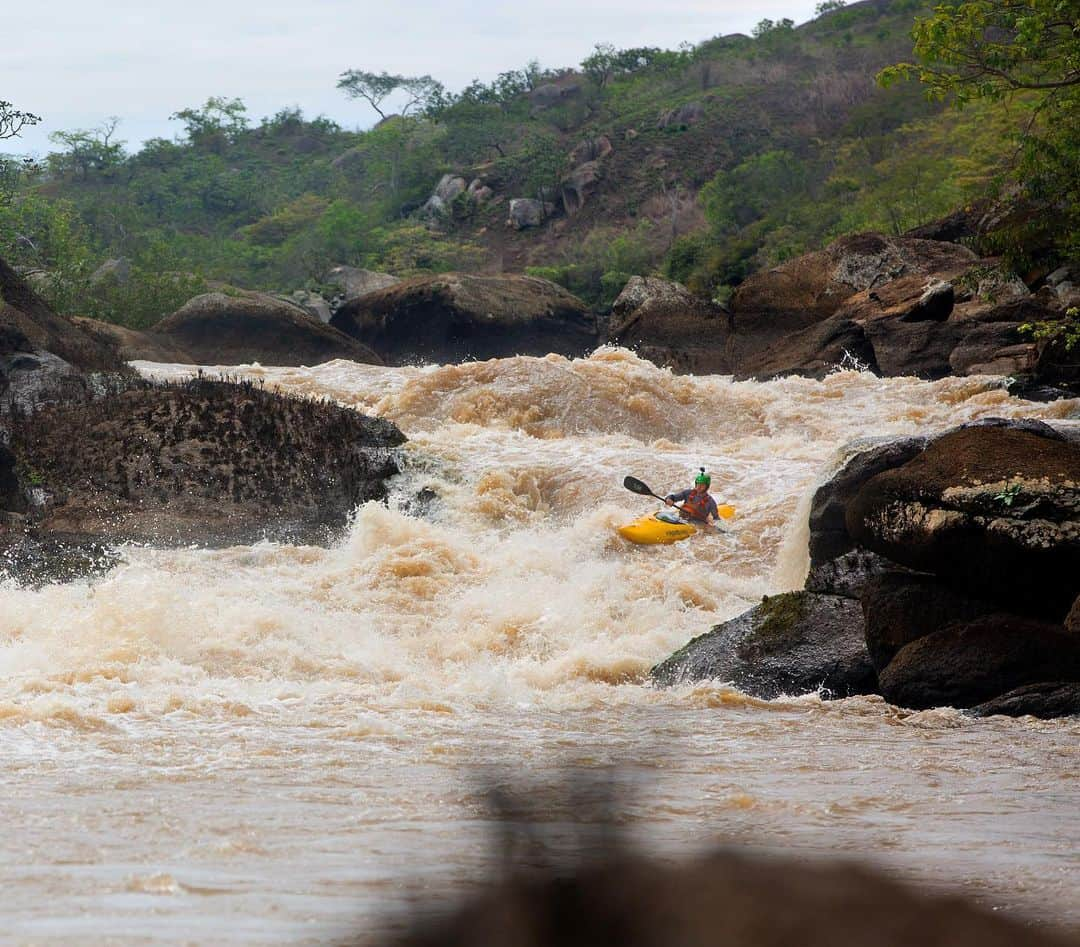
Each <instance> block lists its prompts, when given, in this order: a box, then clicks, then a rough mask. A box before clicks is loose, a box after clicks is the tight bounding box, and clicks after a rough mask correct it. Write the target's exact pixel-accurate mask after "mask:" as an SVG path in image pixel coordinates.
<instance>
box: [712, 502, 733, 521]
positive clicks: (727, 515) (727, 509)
mask: <svg viewBox="0 0 1080 947" xmlns="http://www.w3.org/2000/svg"><path fill="white" fill-rule="evenodd" d="M716 512H717V513H719V514H720V516H721V517H723V518H724V519H726V520H729V519H731V518H732V517H733V516H734V515H735V507H733V506H728V505H727V504H724V505H723V506H718V507H717V508H716Z"/></svg>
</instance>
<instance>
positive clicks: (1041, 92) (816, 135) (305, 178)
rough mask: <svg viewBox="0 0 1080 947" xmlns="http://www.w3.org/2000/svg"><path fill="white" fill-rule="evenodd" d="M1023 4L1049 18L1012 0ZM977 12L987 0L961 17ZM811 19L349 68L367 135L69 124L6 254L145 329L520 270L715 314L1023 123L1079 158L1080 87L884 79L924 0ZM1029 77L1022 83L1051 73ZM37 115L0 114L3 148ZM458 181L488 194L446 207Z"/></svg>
mask: <svg viewBox="0 0 1080 947" xmlns="http://www.w3.org/2000/svg"><path fill="white" fill-rule="evenodd" d="M1020 5H1029V6H1033V7H1041V6H1042V5H1046V6H1047V7H1049V6H1054V4H1053V3H1050V2H1049V0H1031V2H1030V4H1028V3H1025V4H1005V5H1004V6H1006V7H1012V6H1020ZM1058 5H1059V6H1061V5H1062V4H1058ZM968 6H980V4H974V5H972V4H959V5H957V4H953V5H950V6H949V7H948V9H950V10H952V9H958V10H960V11H963V10H965V9H966V8H967V7H968ZM981 6H987V4H981ZM989 6H994V7H997V6H1002V5H1000V4H990V5H989ZM1063 6H1064V7H1069V8H1070V9H1071V8H1072V7H1075V6H1076V4H1075V2H1074V3H1065V4H1064V5H1063ZM942 9H945V8H942ZM818 14H819V19H817V20H815V21H813V22H812V23H809V24H806V25H804V26H799V27H796V26H795V24H794V23H792V22H791V21H790V20H779V21H774V20H769V19H764V20H762V21H761V22H760V23H759V24H758V26H757V27H756V28H755V30H754V35H753V37H746V36H726V37H714V38H712V39H709V40H706V41H705V42H702V43H700V44H698V45H696V46H690V45H684V46H682V47H680V48H679V49H677V50H663V49H658V48H655V47H640V48H634V49H623V50H620V49H616V48H615V47H613V46H610V45H606V44H599V45H597V46H596V47H595V49H594V51H593V52H592V53H591V54H590V55H589V56H587V57H586V58H585V60H584V61H583V62H582V63H581V65H580V68H579V69H578V70H576V71H575V70H564V71H552V70H545V69H543V68H541V66H540V65H539V64H537V63H536V62H532V63H529V64H527V65H526V66H525V67H524V68H522V69H519V70H511V71H508V72H505V73H503V74H501V75H499V76H498V77H496V78H495V79H494V80H493V81H491V82H481V81H475V82H473V83H471V84H470V85H468V86H467V87H465V88H464V89H462V90H461V91H459V92H452V91H449V90H447V89H446V88H444V87H443V86H442V84H441V83H439V82H438V81H437V80H436V79H433V78H432V77H431V76H427V75H424V76H412V77H411V76H401V75H395V74H390V73H386V72H381V73H374V72H369V71H365V70H363V69H350V70H348V71H346V72H344V73H342V75H341V76H340V78H339V80H338V87H339V89H340V90H341V91H342V92H343V94H345V95H346V96H347V97H349V98H351V99H354V100H356V101H358V102H362V103H365V105H367V106H370V107H371V108H372V109H374V110H375V112H376V113H377V114H378V115H379V116H381V119H382V120H381V121H380V122H379V123H378V124H377V125H376V126H375V127H373V128H371V129H370V130H368V131H366V132H351V131H347V130H344V129H342V128H341V127H339V126H338V125H337V124H335V123H334V122H331V121H329V120H327V119H325V118H314V119H312V118H308V117H305V116H304V115H303V114H302V113H301V112H300V111H299V110H296V109H284V110H282V111H280V112H278V113H277V114H276V115H274V116H271V117H267V118H263V119H262V120H261V121H259V122H255V121H253V120H252V119H251V118H250V117H249V116H248V113H247V109H246V107H245V106H244V103H243V102H241V101H240V100H238V99H235V98H228V97H223V96H217V97H211V98H210V99H208V100H207V101H206V102H205V103H203V104H202V105H199V106H197V107H192V108H187V109H182V110H180V111H178V112H176V113H175V114H174V115H173V116H172V118H173V119H175V121H176V122H177V123H178V129H179V130H180V131H179V134H178V136H177V138H176V140H172V141H169V140H164V139H155V140H152V141H149V142H147V143H146V144H145V145H144V146H143V147H142V148H141V150H139V151H138V152H136V153H129V152H128V150H127V149H126V147H125V144H124V142H123V141H122V140H121V139H120V138H119V137H118V132H119V131H120V128H121V127H122V126H120V124H119V120H117V119H109V120H107V121H106V122H105V123H103V124H102V125H100V126H99V127H97V128H93V129H76V130H72V131H67V132H62V133H60V134H58V135H56V136H55V137H54V139H53V141H54V144H55V145H56V146H57V150H56V151H55V152H54V153H53V154H50V155H49V156H48V158H47V159H46V160H45V161H43V162H41V163H40V164H37V165H31V166H27V165H25V164H24V163H23V162H21V161H16V160H12V159H2V158H0V255H3V256H4V257H5V259H8V260H9V261H10V262H12V263H14V264H16V265H18V266H20V267H22V268H23V269H24V270H29V271H35V270H36V271H39V272H40V273H41V274H42V275H40V276H39V277H37V282H38V284H39V285H40V286H41V287H42V288H43V289H44V291H45V292H46V294H47V295H48V296H49V298H50V299H51V300H52V301H53V302H54V304H56V305H57V306H58V307H60V308H61V309H62V310H63V311H66V312H74V313H79V314H85V315H94V316H96V317H98V318H103V319H108V320H110V321H115V322H120V323H123V324H127V325H132V326H140V325H146V324H149V323H150V322H153V321H154V320H155V319H156V318H157V317H158V316H159V315H160V314H162V313H164V312H167V311H169V310H170V309H171V308H175V306H176V305H177V304H178V303H179V302H180V301H182V298H183V297H184V295H185V294H190V293H191V291H192V290H193V288H195V287H199V286H203V285H205V281H208V280H209V281H220V282H221V283H224V284H227V285H229V284H231V285H236V286H244V287H249V288H253V289H267V290H289V289H294V288H300V287H305V288H311V289H318V288H320V285H321V280H322V278H323V276H324V275H325V273H326V271H327V270H328V269H329V268H330V267H331V266H333V265H336V264H348V265H356V266H363V267H367V268H371V269H377V270H387V271H390V272H393V273H395V274H396V275H399V276H409V275H413V274H418V273H424V272H439V271H445V270H450V269H465V270H478V269H495V268H502V269H508V270H517V271H521V270H527V271H528V272H531V273H536V274H540V275H544V276H547V277H549V278H552V279H555V280H557V281H558V282H560V283H562V284H563V285H565V286H567V287H568V288H570V289H571V290H572V291H574V292H575V293H578V294H579V295H581V296H582V298H584V299H585V300H586V301H588V302H589V303H591V304H594V305H596V306H600V307H603V306H607V305H610V303H611V302H612V300H613V299H614V297H615V296H616V295H617V293H618V292H619V291H620V289H621V288H622V286H623V285H624V284H625V282H626V280H627V279H628V278H629V277H630V276H631V275H634V274H642V275H649V274H654V273H660V272H663V273H666V274H668V275H670V276H672V277H673V278H676V279H679V280H681V281H684V282H686V283H688V285H689V286H690V287H691V289H693V290H694V291H695V292H698V293H701V294H703V295H707V296H712V297H714V298H717V299H720V300H724V299H726V298H727V297H728V296H729V295H730V293H731V292H732V287H734V286H736V285H737V284H738V283H739V282H741V281H742V280H743V279H745V278H746V276H747V275H748V274H750V273H751V272H753V271H755V270H756V269H759V268H761V267H764V266H769V265H773V264H775V263H777V262H780V261H782V260H785V259H788V258H789V257H791V256H793V255H796V254H799V253H803V252H806V251H809V250H813V249H816V248H818V247H820V246H821V245H823V244H824V243H826V242H827V241H828V240H830V239H832V238H834V237H836V236H839V235H841V234H844V233H847V232H851V231H855V230H863V229H879V230H885V231H889V232H893V233H900V232H903V231H904V230H906V229H909V228H911V227H914V226H917V225H919V224H922V223H925V222H927V221H929V220H931V219H933V218H934V217H936V216H941V215H943V214H945V213H947V212H949V211H951V210H953V209H955V208H956V207H958V206H961V205H963V204H965V203H966V202H969V201H972V200H974V199H976V198H979V197H981V196H983V195H984V194H986V193H987V191H988V189H989V188H990V187H991V186H992V185H993V183H994V182H995V181H999V180H1003V179H1004V176H1003V171H1004V169H1005V168H1006V166H1007V162H1008V160H1009V159H1010V158H1011V157H1013V156H1014V155H1016V154H1018V153H1023V152H1024V151H1025V149H1026V150H1027V151H1028V152H1032V149H1033V147H1034V146H1033V145H1032V141H1033V139H1031V138H1030V136H1029V137H1027V138H1024V137H1023V134H1022V133H1023V132H1024V130H1025V129H1026V128H1028V127H1034V126H1038V127H1039V128H1041V129H1042V136H1041V137H1040V138H1039V139H1038V141H1039V142H1040V148H1042V147H1043V146H1044V145H1046V144H1047V143H1051V144H1054V146H1055V147H1056V148H1058V150H1057V151H1056V152H1055V155H1056V157H1054V158H1053V159H1052V160H1050V159H1046V157H1045V156H1043V157H1042V164H1041V165H1040V167H1042V168H1043V169H1047V168H1049V167H1050V166H1051V164H1052V163H1053V162H1054V161H1056V162H1058V163H1059V165H1060V168H1065V167H1067V166H1069V162H1070V161H1075V159H1076V152H1075V151H1070V148H1072V145H1071V144H1070V141H1071V139H1069V137H1068V134H1067V133H1066V132H1065V131H1064V130H1062V129H1057V130H1054V129H1052V128H1051V124H1052V123H1049V122H1048V121H1046V116H1048V115H1049V114H1050V113H1049V111H1048V109H1050V108H1051V107H1053V108H1061V107H1063V106H1061V104H1060V103H1062V102H1064V101H1065V100H1066V98H1067V97H1068V95H1072V94H1073V93H1071V92H1068V93H1062V94H1061V95H1058V94H1057V93H1056V91H1055V92H1054V93H1051V91H1049V90H1047V89H1044V88H1035V89H1030V90H1027V91H1024V92H1022V94H1020V95H1014V96H1011V97H1010V98H1009V100H1008V101H1003V100H1001V97H1000V96H997V95H989V94H983V95H965V96H964V98H965V100H966V101H967V103H968V105H967V108H965V109H964V110H962V111H957V110H954V109H948V108H946V106H945V105H944V104H943V103H941V102H940V101H937V98H939V96H937V95H936V94H935V96H934V100H933V101H928V100H927V98H926V97H925V96H924V95H923V94H921V90H920V88H919V87H918V85H916V84H915V83H896V84H894V85H893V87H891V88H887V89H886V88H880V87H876V86H875V85H874V83H873V82H872V76H873V75H874V74H875V73H877V72H878V71H879V70H882V69H886V74H887V75H889V76H892V77H893V78H896V77H899V76H901V75H905V74H907V73H908V71H909V67H905V66H903V65H901V66H896V67H894V68H893V70H892V72H890V71H889V70H888V68H887V67H889V64H892V63H897V62H901V63H903V61H905V60H906V59H908V58H911V57H912V56H913V55H914V56H923V55H927V54H929V53H932V52H933V49H932V48H931V47H925V48H924V46H920V45H919V44H920V43H923V44H925V43H926V42H929V41H931V40H932V39H933V36H935V35H937V34H935V33H934V31H933V30H930V31H929V32H926V33H925V35H924V33H922V32H917V33H916V45H915V47H914V49H913V46H912V39H911V30H912V26H913V24H914V23H916V15H917V14H923V15H924V17H925V16H926V15H927V14H928V11H927V10H926V7H925V6H924V4H923V3H922V2H920V0H891V3H889V4H888V5H886V6H878V5H861V4H860V5H854V6H850V7H849V6H846V5H845V4H844V3H843V2H841V0H824V2H822V3H820V4H819V7H818ZM942 15H944V14H942V13H941V12H939V13H937V14H933V15H932V17H931V18H933V17H940V16H942ZM918 22H919V23H924V22H926V20H925V19H923V20H919V21H918ZM1040 23H1041V24H1042V25H1041V26H1039V27H1038V29H1035V31H1034V33H1032V34H1031V37H1030V38H1029V39H1027V40H1025V42H1026V43H1028V45H1027V46H1026V47H1025V49H1027V50H1028V51H1031V50H1036V51H1038V50H1043V51H1053V50H1057V51H1059V52H1060V50H1061V49H1062V48H1063V47H1062V44H1060V43H1058V44H1057V45H1055V44H1054V43H1052V42H1050V40H1049V39H1047V36H1048V35H1049V33H1053V32H1054V31H1055V30H1056V31H1058V33H1060V27H1059V26H1056V25H1054V21H1052V20H1051V19H1045V20H1041V21H1040ZM919 29H920V30H921V29H922V27H920V28H919ZM1017 29H1020V27H1017ZM1023 29H1025V30H1029V29H1030V27H1028V26H1024V27H1023ZM1048 31H1049V32H1048ZM1025 35H1027V34H1025ZM1054 35H1057V33H1055V34H1054ZM926 37H930V38H931V39H930V40H927V39H926ZM1067 45H1068V44H1065V46H1067ZM937 58H938V59H941V58H943V57H942V56H941V55H940V54H938V55H937ZM1069 61H1071V60H1069ZM1014 65H1015V68H1016V69H1018V70H1020V73H1019V74H1020V75H1022V76H1023V77H1024V78H1023V81H1024V82H1025V83H1026V84H1028V85H1031V84H1032V76H1036V77H1041V78H1040V81H1043V80H1045V81H1049V80H1048V79H1046V78H1045V77H1046V76H1049V75H1051V73H1050V72H1046V73H1043V72H1038V73H1032V72H1030V71H1024V70H1027V68H1028V67H1027V66H1025V65H1023V64H1021V63H1020V62H1019V61H1017V62H1016V63H1015V64H1014ZM917 68H919V69H921V68H922V67H915V66H910V69H917ZM933 68H937V67H933ZM1068 68H1072V67H1068ZM942 75H944V73H942ZM941 81H944V80H941ZM976 86H978V83H976ZM948 94H950V95H954V94H955V92H954V90H953V89H952V88H950V89H949V90H948ZM1050 97H1052V98H1053V100H1054V102H1055V103H1058V104H1053V103H1051V104H1047V103H1048V100H1049V98H1050ZM1055 114H1061V113H1060V112H1058V113H1055ZM5 115H6V116H8V118H7V119H6V121H7V122H8V125H5V124H4V122H5V118H4V116H5ZM20 115H21V116H23V118H22V119H20V118H18V116H20ZM32 118H33V116H29V118H27V113H19V112H16V111H15V110H14V108H13V107H12V106H9V105H6V104H0V136H2V134H3V130H4V128H16V127H17V125H18V122H19V121H23V122H24V123H25V122H27V121H28V120H29V119H32ZM1075 127H1076V126H1075V125H1074V128H1075ZM1055 135H1056V136H1057V137H1054V136H1055ZM605 139H606V141H607V142H608V143H610V146H611V153H610V155H608V156H606V157H603V158H601V159H600V160H598V161H597V163H596V166H595V169H594V170H595V174H594V175H593V176H592V177H591V178H589V179H587V180H586V181H585V184H584V185H582V187H584V188H586V189H587V194H586V199H585V201H584V204H583V206H581V207H580V208H578V207H575V208H573V211H574V212H573V213H571V214H569V215H567V214H564V213H562V212H561V211H560V210H556V212H555V216H556V217H558V218H560V219H557V220H554V221H552V220H549V219H547V217H548V215H547V214H545V220H544V222H543V224H542V226H540V227H539V228H534V229H528V230H523V231H521V232H518V231H515V230H513V229H511V228H508V227H507V225H506V217H507V205H508V201H509V200H510V199H512V198H515V197H533V198H537V199H539V200H540V201H541V202H542V203H543V202H550V203H551V204H553V205H555V206H556V207H558V205H559V202H560V199H561V194H562V188H563V186H564V185H565V182H566V180H567V177H568V175H570V173H571V172H572V171H573V170H574V169H575V168H578V167H580V166H581V165H582V164H585V163H587V162H588V158H589V154H591V153H592V152H590V148H591V147H592V146H593V144H594V143H596V142H601V141H604V140H605ZM572 154H573V155H574V157H573V158H571V155H572ZM1029 167H1034V165H1030V166H1029ZM1061 173H1062V172H1061V170H1060V169H1059V170H1058V171H1055V172H1054V173H1053V174H1051V173H1050V172H1049V171H1046V172H1045V173H1043V172H1041V171H1040V172H1039V173H1038V174H1036V173H1035V172H1034V171H1032V172H1031V175H1032V177H1031V180H1030V181H1029V182H1028V185H1029V188H1030V190H1031V191H1032V193H1035V192H1036V191H1038V189H1039V188H1042V189H1044V191H1046V193H1048V194H1049V193H1050V191H1049V190H1047V189H1049V188H1050V187H1051V185H1052V183H1053V181H1055V180H1057V181H1059V182H1060V175H1061ZM445 174H451V175H454V176H460V177H461V178H462V179H463V180H464V181H465V182H466V183H467V184H468V183H472V182H474V181H475V182H477V188H480V190H481V191H482V192H483V194H482V196H477V194H476V190H477V188H474V189H472V190H471V191H466V192H463V193H458V194H457V195H456V196H455V197H453V199H452V200H450V201H448V202H447V203H446V204H445V206H437V205H435V206H433V205H432V204H431V203H429V202H428V199H429V197H430V196H431V195H432V192H433V190H434V188H435V186H436V184H437V183H438V182H439V181H440V179H441V178H442V177H443V175H445ZM1055 175H1057V176H1056V177H1055ZM1076 180H1080V175H1075V174H1074V175H1073V182H1074V187H1075V181H1076ZM481 185H482V187H480V186H481ZM1058 193H1062V192H1061V191H1060V185H1059V189H1058ZM5 195H6V196H5ZM1074 206H1080V201H1074ZM116 257H124V258H126V259H127V260H128V261H130V264H131V273H130V278H129V279H128V280H127V281H126V282H123V283H121V282H119V281H117V282H115V283H106V282H102V281H92V280H91V279H90V276H91V274H92V273H93V272H94V270H95V269H96V268H97V267H98V266H99V265H100V264H101V262H102V261H104V260H105V259H107V258H116Z"/></svg>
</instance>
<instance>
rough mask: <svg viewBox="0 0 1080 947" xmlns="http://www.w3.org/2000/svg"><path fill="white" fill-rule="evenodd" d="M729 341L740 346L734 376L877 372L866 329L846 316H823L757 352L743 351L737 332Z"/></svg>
mask: <svg viewBox="0 0 1080 947" xmlns="http://www.w3.org/2000/svg"><path fill="white" fill-rule="evenodd" d="M733 342H735V347H737V348H741V349H742V350H743V351H742V355H741V356H740V357H739V358H738V360H737V361H736V362H735V364H736V368H735V377H736V378H740V379H745V378H756V379H759V380H762V381H768V380H769V379H771V378H782V377H784V376H786V375H801V376H803V377H805V378H817V379H822V378H824V377H825V376H826V375H830V374H832V373H833V372H835V371H837V370H838V369H841V368H846V369H854V370H857V371H869V372H873V373H874V374H880V373H881V369H880V368H879V367H878V364H877V356H876V354H875V353H874V346H873V345H872V344H871V343H870V340H869V339H868V338H867V335H866V330H865V329H864V328H863V327H862V326H861V325H859V324H858V323H855V322H852V321H851V320H850V319H845V318H840V317H832V318H829V319H826V320H824V321H823V322H819V323H816V324H814V325H812V326H809V327H807V328H805V329H802V330H800V331H797V332H792V333H791V334H790V335H786V336H784V337H783V338H781V339H779V340H778V341H776V342H773V343H772V344H771V345H768V346H767V347H765V348H763V349H761V350H760V351H757V352H750V351H746V345H745V342H744V338H743V336H741V335H740V336H739V337H738V338H737V339H733Z"/></svg>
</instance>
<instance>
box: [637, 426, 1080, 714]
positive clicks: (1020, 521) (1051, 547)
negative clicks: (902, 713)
mask: <svg viewBox="0 0 1080 947" xmlns="http://www.w3.org/2000/svg"><path fill="white" fill-rule="evenodd" d="M809 525H810V538H809V554H810V568H809V573H808V577H807V580H806V583H805V589H806V590H805V591H804V592H800V593H793V595H794V596H796V597H795V598H791V599H787V597H785V596H777V597H775V598H774V599H770V600H769V601H770V602H771V601H776V600H787V601H790V602H793V603H803V604H801V605H799V607H788V608H786V609H785V612H786V613H787V614H796V613H799V608H801V607H803V606H804V605H805V604H806V603H820V604H821V605H822V606H823V607H825V606H827V608H828V609H830V610H832V611H833V612H836V613H839V614H843V615H844V616H845V618H844V622H843V623H842V625H840V626H838V624H837V623H836V622H832V623H831V627H830V622H829V620H828V619H827V618H826V619H825V620H819V627H818V628H817V629H816V630H815V631H813V632H810V633H808V634H807V635H806V636H805V637H806V640H804V639H803V638H802V637H800V635H799V634H798V633H796V634H794V635H787V636H782V635H766V636H765V637H766V638H767V639H768V640H769V641H770V642H771V643H772V645H773V646H774V647H775V649H776V650H775V651H769V650H767V649H765V648H759V649H757V650H756V651H752V650H748V644H747V643H749V644H750V645H753V643H754V640H755V639H754V635H755V633H758V629H759V626H761V625H762V624H763V618H762V616H761V614H760V612H759V610H758V609H755V610H752V611H750V612H748V613H746V614H744V615H742V616H740V617H738V618H736V619H734V620H733V621H730V622H727V623H725V624H724V625H721V626H718V627H717V628H716V629H714V630H713V631H712V632H710V633H709V634H707V635H705V636H702V637H701V638H698V639H695V640H694V641H692V642H691V643H690V644H689V645H687V646H686V647H685V648H684V649H683V650H682V651H680V652H678V653H677V654H676V655H674V656H672V657H671V658H669V659H668V660H667V661H665V662H663V663H662V664H660V665H658V666H657V668H655V669H654V672H653V673H654V678H655V679H656V680H657V681H658V682H660V683H665V684H670V683H674V682H676V681H677V680H679V679H699V678H701V677H716V678H720V679H723V680H731V681H732V682H734V683H736V684H737V685H738V686H740V687H743V686H745V687H747V688H748V689H749V691H750V692H751V693H755V694H761V695H765V696H768V695H769V693H770V691H769V690H768V688H767V687H766V688H764V689H762V686H761V681H762V680H764V681H766V682H768V681H770V680H772V679H773V678H775V677H776V676H778V675H779V676H781V677H782V676H783V675H785V674H786V675H787V680H788V682H789V685H790V686H791V687H792V688H793V689H794V688H796V687H803V688H805V689H807V690H813V689H815V687H814V685H813V683H812V682H811V681H810V680H808V679H807V678H803V679H802V680H797V679H796V677H795V675H794V673H793V672H792V671H791V670H790V669H789V668H788V667H787V666H786V665H785V662H791V663H792V664H793V665H794V666H795V667H803V668H805V669H807V670H808V671H812V673H810V675H809V676H810V677H813V676H815V675H821V674H822V668H823V667H824V666H825V665H824V662H825V658H823V656H828V655H829V654H830V652H831V653H832V654H833V655H834V656H835V655H840V654H848V655H852V654H854V653H855V652H854V651H853V650H852V641H853V640H854V639H857V640H858V641H859V642H860V643H861V646H862V648H863V649H865V654H866V660H867V662H868V663H869V664H870V667H871V671H874V672H876V673H877V680H878V686H879V690H880V693H881V694H883V695H884V696H885V697H886V698H887V699H888V700H890V701H892V702H894V703H898V704H901V705H903V706H907V707H913V708H925V707H933V706H939V705H942V704H951V705H952V706H955V707H964V708H969V707H972V708H976V709H975V710H974V711H973V712H974V713H978V714H989V713H1004V714H1026V713H1030V714H1033V715H1036V716H1054V715H1059V714H1065V713H1076V712H1080V703H1078V701H1077V695H1078V694H1080V633H1078V632H1080V437H1077V436H1076V433H1075V432H1072V431H1071V429H1070V428H1068V427H1067V426H1065V427H1062V429H1061V430H1058V429H1055V428H1053V427H1051V426H1049V425H1047V424H1045V423H1043V422H1041V421H1004V420H1000V419H989V420H986V421H981V422H976V423H973V424H968V425H963V426H961V427H959V428H955V429H953V430H951V431H948V432H945V433H944V434H941V435H939V436H937V437H934V438H909V439H906V440H900V441H894V442H889V443H885V444H877V445H872V446H869V447H867V448H865V449H863V450H861V451H859V452H857V453H855V454H854V455H853V456H852V457H850V458H849V459H848V460H847V461H846V462H845V463H844V464H843V466H842V467H841V468H840V470H839V471H838V472H837V473H836V475H835V476H834V477H832V479H831V480H830V481H829V482H828V483H825V484H823V485H822V486H821V487H820V488H819V489H818V490H817V492H816V493H815V495H814V497H813V501H812V505H811V511H810V523H809ZM798 596H801V598H800V597H798ZM838 603H845V604H842V605H841V604H838ZM815 620H817V619H815ZM792 627H796V628H797V627H798V626H797V623H795V624H794V625H793V626H792ZM759 637H760V634H759ZM807 640H809V641H812V642H813V645H812V647H811V649H810V652H809V656H808V655H807V644H806V641H807ZM836 666H837V667H840V666H842V663H837V664H836ZM827 686H828V685H827ZM789 692H794V690H793V691H789Z"/></svg>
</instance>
